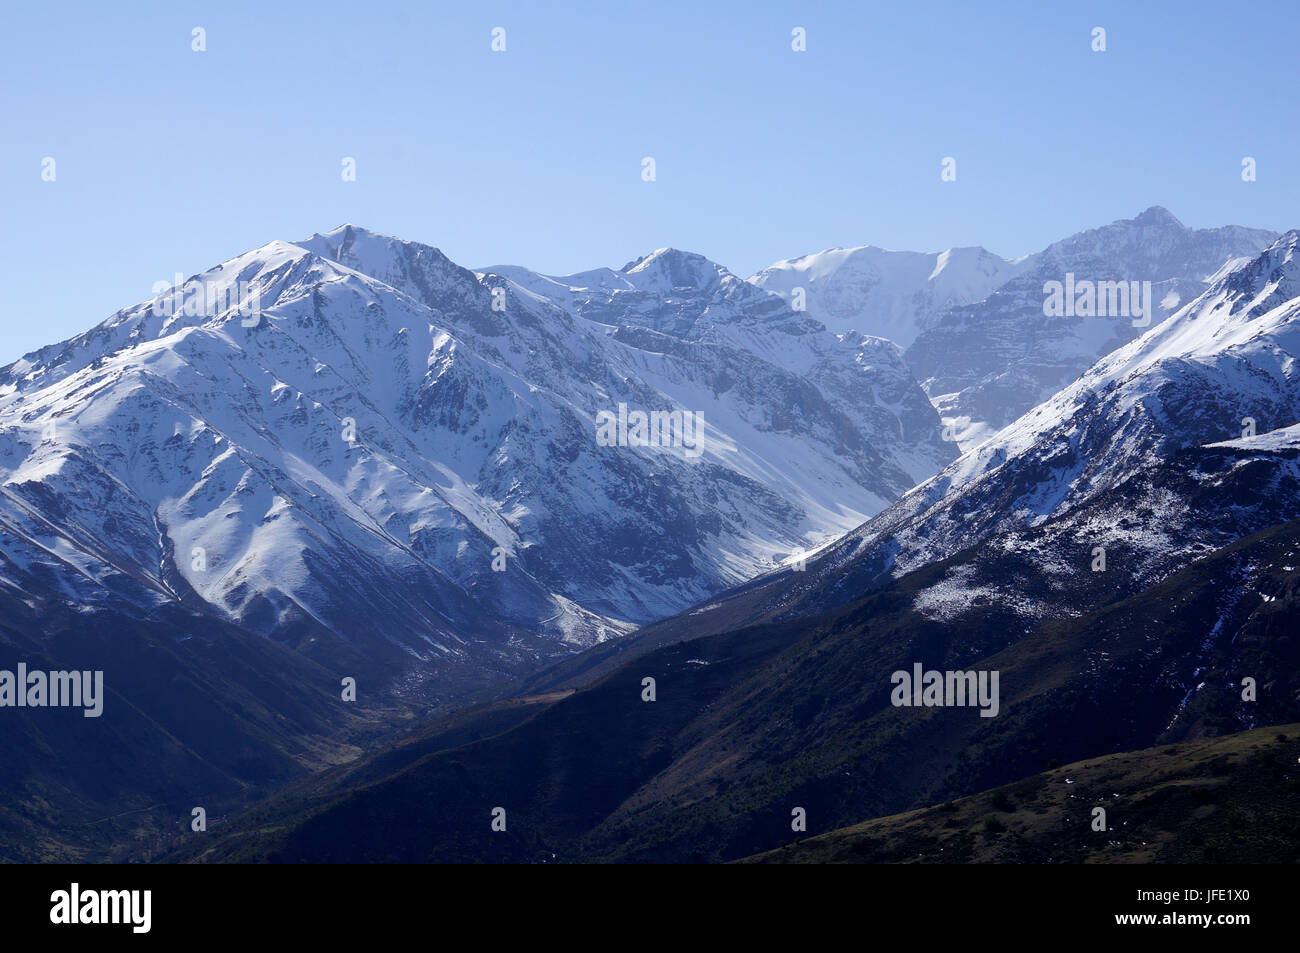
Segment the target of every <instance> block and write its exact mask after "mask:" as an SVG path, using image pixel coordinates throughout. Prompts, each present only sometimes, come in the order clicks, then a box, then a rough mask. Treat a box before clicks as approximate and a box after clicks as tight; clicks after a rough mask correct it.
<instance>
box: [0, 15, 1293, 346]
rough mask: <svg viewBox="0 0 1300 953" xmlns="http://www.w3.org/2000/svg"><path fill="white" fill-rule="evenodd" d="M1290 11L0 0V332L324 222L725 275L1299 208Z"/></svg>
mask: <svg viewBox="0 0 1300 953" xmlns="http://www.w3.org/2000/svg"><path fill="white" fill-rule="evenodd" d="M1298 11H1300V5H1297V4H1295V3H1292V2H1285V3H1283V2H1276V3H1261V4H1254V5H1250V6H1243V5H1224V4H1213V3H1207V2H1199V0H1198V2H1190V3H1189V2H1151V3H1142V4H1133V3H1128V2H1125V3H1113V4H1112V3H1098V2H1089V3H1041V2H1036V3H1016V2H1001V3H996V4H994V3H981V4H958V3H924V2H906V3H902V2H899V3H890V4H868V3H861V2H827V3H815V2H802V3H762V2H751V3H707V2H699V0H696V2H676V0H656V2H654V3H613V2H604V3H587V4H583V3H559V2H556V3H547V2H537V0H535V2H531V3H520V4H504V3H496V4H494V3H488V4H461V3H447V2H422V3H409V4H386V3H382V2H371V3H365V4H357V3H334V2H322V3H313V4H305V3H289V2H276V3H256V4H254V3H221V4H216V3H207V4H185V3H158V4H153V3H129V4H126V5H125V10H124V9H122V8H121V7H118V6H116V5H113V6H109V5H100V4H84V5H81V4H78V5H68V4H58V3H49V4H41V5H37V4H25V5H23V6H22V7H18V6H16V5H8V7H7V8H6V10H5V12H4V14H3V22H4V29H3V30H0V115H3V116H4V119H5V123H4V132H3V136H2V137H0V215H3V224H4V228H3V229H0V260H3V262H4V269H5V282H4V296H3V298H2V299H0V301H2V303H0V328H2V329H3V332H4V333H3V338H2V339H0V341H2V344H0V362H7V361H9V360H11V359H13V358H16V357H18V356H19V355H20V354H22V353H25V352H27V351H29V350H32V349H34V348H36V347H38V346H40V345H42V344H46V343H51V342H53V341H56V340H59V339H62V338H65V337H67V336H70V335H72V334H75V333H77V332H79V331H82V330H85V329H86V328H89V327H91V326H92V325H94V324H96V323H98V322H99V321H101V320H103V319H104V318H105V317H107V316H108V315H110V314H111V313H112V312H114V311H115V310H117V309H118V308H120V307H123V306H126V305H128V304H131V303H134V302H136V301H139V300H142V299H145V298H148V297H149V296H150V289H151V287H152V285H153V284H154V283H155V282H156V281H159V280H164V279H165V280H170V279H171V277H172V275H173V274H174V273H175V272H178V271H179V272H182V273H183V274H185V275H187V276H188V275H190V274H193V273H195V272H198V271H201V270H203V269H206V268H208V267H210V266H212V265H214V264H216V263H217V262H220V261H222V260H224V259H227V258H230V257H232V256H234V255H236V254H239V253H241V252H243V251H246V250H248V249H251V248H255V247H257V246H259V245H262V244H265V243H266V242H268V241H271V240H273V239H277V238H280V239H286V240H291V241H292V240H295V239H300V238H305V237H307V236H309V235H311V234H312V233H313V232H316V231H325V230H327V229H329V228H332V227H334V226H336V225H339V224H341V223H343V222H354V223H356V224H360V225H364V226H366V227H368V228H371V229H374V230H376V231H381V232H386V233H390V234H396V235H399V236H401V237H403V238H410V239H417V240H421V241H425V242H429V243H431V244H434V245H437V246H438V247H440V248H441V249H442V250H443V251H445V252H446V253H447V254H448V255H449V256H450V257H451V258H452V259H453V260H455V261H457V262H459V263H461V264H464V265H467V266H471V267H475V266H484V265H491V264H503V263H511V264H521V265H526V266H528V267H531V268H534V269H537V270H539V271H544V272H548V273H564V272H572V271H578V270H583V269H587V268H591V267H595V266H598V265H610V266H615V267H617V266H620V265H622V264H624V263H625V262H627V261H628V260H630V259H633V258H636V257H637V256H639V255H641V254H644V253H646V252H648V251H650V250H652V249H654V248H657V247H662V246H665V245H670V246H674V247H678V248H685V249H689V250H692V251H698V252H701V253H703V254H706V255H708V256H709V257H710V258H713V259H715V260H718V261H720V262H722V263H723V264H725V265H727V266H728V267H729V268H731V269H732V270H733V271H736V272H737V273H739V274H742V275H748V274H750V273H752V272H753V271H755V270H757V269H758V268H760V267H762V266H764V265H766V264H769V263H770V262H772V261H774V260H776V259H778V258H785V257H791V256H795V255H800V254H804V253H807V252H811V251H818V250H821V249H823V248H828V247H832V246H837V245H840V246H849V245H859V244H876V245H882V246H885V247H888V248H909V249H916V250H924V251H936V250H940V249H942V248H947V247H950V246H953V245H974V244H982V245H984V246H986V247H988V248H990V249H992V250H993V251H995V252H998V253H999V254H1002V255H1007V256H1016V255H1022V254H1026V253H1028V252H1031V251H1035V250H1037V249H1039V248H1041V247H1042V246H1044V245H1046V244H1048V243H1050V242H1051V241H1054V240H1056V239H1058V238H1061V237H1064V236H1065V235H1067V234H1070V233H1072V232H1074V231H1077V230H1079V229H1081V228H1086V227H1090V226H1094V225H1100V224H1104V223H1106V222H1109V221H1112V220H1114V219H1116V218H1126V217H1131V216H1132V215H1135V214H1137V213H1138V212H1140V211H1141V210H1143V209H1145V208H1147V207H1148V206H1150V205H1155V204H1159V205H1164V206H1166V207H1168V208H1169V209H1170V210H1171V211H1172V212H1173V213H1174V214H1175V215H1177V216H1178V217H1179V218H1181V219H1182V220H1183V222H1184V223H1186V224H1188V225H1194V226H1210V225H1221V224H1227V223H1237V224H1245V225H1253V226H1259V227H1267V228H1273V229H1278V230H1284V229H1287V228H1293V227H1300V149H1297V138H1298V137H1300V123H1297V121H1296V118H1297V117H1296V107H1295V102H1296V93H1295V76H1296V70H1295V51H1296V46H1297V40H1296V37H1297V32H1298V31H1297V26H1300V12H1298ZM196 26H197V27H203V28H204V30H205V31H206V43H207V50H206V51H205V52H202V53H197V52H194V51H192V50H191V31H192V29H193V28H194V27H196ZM497 26H501V27H504V28H505V30H506V51H505V52H504V53H494V52H493V51H492V50H491V48H490V44H491V31H492V29H493V27H497ZM796 26H800V27H803V28H805V30H806V31H807V51H806V52H801V53H796V52H794V51H792V50H791V48H790V45H791V30H792V28H794V27H796ZM1096 26H1101V27H1104V28H1105V29H1106V31H1107V36H1106V39H1107V50H1106V52H1104V53H1094V52H1093V51H1092V49H1091V35H1090V34H1091V31H1092V29H1093V27H1096ZM46 156H50V157H53V158H54V159H55V163H56V165H55V171H56V179H55V181H53V182H44V181H42V179H41V169H42V166H41V163H42V159H43V158H44V157H46ZM345 156H350V157H354V158H355V159H356V163H357V180H356V181H355V182H344V181H342V180H341V176H340V170H341V161H342V159H343V157H345ZM645 156H653V157H654V158H655V161H656V165H657V180H656V181H655V182H644V181H642V178H641V160H642V158H643V157H645ZM945 156H952V157H954V158H955V159H956V160H957V180H956V181H955V182H942V181H941V180H940V174H939V173H940V162H941V160H942V159H943V158H944V157H945ZM1243 156H1253V157H1255V159H1256V160H1257V163H1258V180H1257V181H1255V182H1252V183H1244V182H1242V180H1241V174H1240V173H1241V161H1242V157H1243Z"/></svg>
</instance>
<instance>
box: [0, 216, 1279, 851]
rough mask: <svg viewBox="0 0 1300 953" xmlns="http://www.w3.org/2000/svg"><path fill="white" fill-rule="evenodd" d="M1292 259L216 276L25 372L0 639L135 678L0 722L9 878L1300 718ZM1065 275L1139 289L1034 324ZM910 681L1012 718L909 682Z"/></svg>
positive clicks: (286, 260) (448, 831)
mask: <svg viewBox="0 0 1300 953" xmlns="http://www.w3.org/2000/svg"><path fill="white" fill-rule="evenodd" d="M1298 252H1300V233H1297V232H1288V233H1286V234H1285V235H1281V236H1278V235H1274V234H1273V233H1268V232H1263V231H1259V230H1252V229H1245V228H1239V227H1236V226H1230V227H1227V228H1222V229H1205V230H1192V229H1187V228H1185V227H1184V226H1182V225H1181V223H1179V222H1178V221H1177V220H1176V219H1174V218H1173V216H1172V215H1170V214H1169V213H1168V212H1166V211H1165V210H1163V209H1160V208H1153V209H1150V210H1148V211H1147V212H1144V213H1143V214H1142V215H1139V216H1138V217H1137V218H1135V219H1133V220H1128V221H1122V222H1117V223H1114V224H1112V225H1110V226H1106V227H1104V228H1100V229H1094V230H1091V231H1088V232H1084V233H1080V234H1079V235H1076V236H1073V237H1072V238H1069V239H1066V240H1065V241H1062V242H1058V243H1056V244H1054V245H1052V246H1049V248H1048V249H1045V250H1044V251H1043V252H1040V253H1037V254H1036V255H1031V256H1028V257H1026V258H1022V259H1017V260H1014V261H1010V260H1005V259H1001V258H998V257H997V256H994V255H992V254H991V253H988V252H986V251H984V250H983V249H953V250H951V251H950V252H944V253H941V254H938V255H920V254H914V253H901V252H884V251H883V250H880V249H874V248H870V247H864V248H860V249H852V250H848V251H841V250H835V251H833V252H824V253H821V254H819V255H812V256H806V257H804V258H800V259H791V260H789V261H786V262H780V263H778V264H777V265H774V266H772V267H771V268H769V269H765V270H764V271H762V272H760V273H759V274H758V275H755V276H753V277H752V278H750V279H748V280H745V279H741V278H739V277H737V276H736V275H734V274H732V273H731V272H730V271H728V270H727V269H726V268H725V267H723V266H721V265H718V264H716V263H714V262H711V261H709V260H708V259H706V258H704V257H702V256H700V255H696V254H692V253H687V252H682V251H677V250H673V249H659V250H657V251H655V252H652V253H651V254H649V255H646V256H644V257H641V258H639V259H636V260H634V261H632V262H629V263H628V264H626V265H624V266H623V267H622V268H619V269H617V270H615V269H597V270H594V271H589V272H582V273H579V274H574V275H568V276H547V275H541V274H538V273H536V272H533V271H529V270H527V269H524V268H520V267H515V266H493V267H487V268H480V269H474V270H469V269H465V268H462V267H460V266H458V265H456V264H454V263H453V262H451V261H450V260H449V259H447V258H446V256H444V255H443V254H442V253H441V252H440V251H438V250H437V249H435V248H433V247H431V246H427V245H422V244H419V243H414V242H407V241H401V240H398V239H394V238H389V237H386V236H382V235H378V234H375V233H372V232H369V231H366V230H364V229H361V228H358V227H355V226H351V225H347V226H343V227H341V228H338V229H336V230H334V231H332V232H328V233H325V234H317V235H314V236H312V237H311V238H310V239H307V240H305V241H299V242H294V243H287V242H272V243H271V244H269V245H265V246H263V247H261V248H259V249H257V250H255V251H252V252H249V253H247V254H245V255H242V256H239V257H237V258H235V259H232V260H230V261H228V262H224V263H222V264H220V265H218V266H216V267H214V268H212V269H210V270H208V271H206V272H203V273H201V274H199V275H195V276H193V277H192V278H190V279H188V280H186V281H185V282H184V283H183V285H182V286H181V287H178V288H173V289H170V290H169V291H167V292H164V293H162V294H160V295H159V296H158V297H156V298H154V299H151V300H150V301H146V302H141V303H139V304H137V305H134V306H132V307H129V308H126V309H124V310H122V311H119V312H117V313H116V314H114V315H113V316H111V317H110V318H109V319H108V320H106V321H104V322H103V323H101V324H100V325H98V326H96V327H95V328H93V329H92V330H90V331H88V332H86V333H85V334H82V335H79V336H77V337H75V338H73V339H71V340H69V341H65V342H62V343H60V344H55V345H51V346H49V347H46V348H43V349H41V350H40V351H37V352H35V353H33V354H29V355H27V356H25V357H24V358H22V359H21V360H19V361H17V362H15V363H14V364H12V365H10V366H9V367H7V368H4V369H2V370H0V584H2V585H0V599H3V601H4V602H5V603H6V605H7V606H8V608H9V610H10V611H9V612H8V613H7V614H6V617H7V620H8V621H6V622H4V623H0V652H2V653H3V654H0V663H7V662H13V663H14V664H16V663H17V662H18V661H19V660H20V659H27V658H32V659H38V660H40V661H41V662H42V663H43V664H46V665H47V666H48V667H50V668H60V667H66V668H79V669H83V668H87V667H91V665H92V663H93V667H98V668H102V669H103V670H104V672H105V684H106V685H107V686H108V700H107V704H106V711H107V714H106V716H105V718H104V719H102V722H103V724H102V725H101V724H97V725H96V726H95V728H94V729H93V730H91V731H90V734H93V735H94V740H93V744H92V747H91V748H87V747H86V745H85V744H79V743H78V741H77V738H78V735H76V734H72V732H73V730H74V728H80V719H79V718H78V719H77V723H76V724H75V725H74V724H72V723H71V719H64V718H62V716H63V715H65V714H70V713H63V712H60V713H57V714H56V716H55V717H53V718H49V719H46V718H43V717H41V715H40V714H37V713H33V712H27V713H25V714H23V715H22V717H21V719H19V720H17V721H16V725H17V727H16V730H15V731H13V732H11V733H9V734H7V736H6V748H7V749H8V750H9V752H10V754H11V757H12V758H13V763H15V764H18V765H20V769H19V770H17V771H16V772H15V774H14V777H13V780H12V781H11V783H10V784H9V785H8V786H7V787H6V788H5V792H4V797H3V799H0V831H4V832H6V833H7V834H9V835H11V840H10V842H12V843H14V844H15V845H18V846H16V847H14V848H11V849H10V853H9V854H8V856H9V857H10V859H14V858H18V859H34V858H48V857H74V856H75V857H85V856H96V855H97V854H98V855H100V856H105V855H108V854H112V855H113V856H133V857H136V858H139V857H146V856H147V857H150V858H156V857H158V856H160V855H165V856H168V857H170V858H171V859H209V860H231V859H259V860H397V859H401V860H457V861H459V860H479V859H496V860H689V859H701V860H730V859H738V858H742V857H746V856H748V855H751V854H756V853H760V852H762V851H765V850H770V849H772V848H775V847H779V846H780V845H781V843H782V841H783V840H785V839H788V835H789V833H790V827H789V816H790V811H791V808H792V807H796V806H797V807H801V808H804V809H805V810H806V811H807V812H808V816H809V817H812V818H816V821H815V824H816V830H818V831H829V830H832V829H833V828H834V827H844V826H847V825H850V824H856V823H858V822H861V821H863V820H864V819H867V818H871V817H877V816H881V815H883V814H888V813H894V812H898V811H905V810H911V809H913V808H917V807H922V806H925V805H927V804H934V803H937V802H938V801H939V800H942V799H951V798H960V797H965V796H968V795H973V794H975V793H977V792H979V791H982V790H985V789H987V788H992V787H996V786H998V785H1003V784H1007V783H1010V782H1013V781H1016V780H1017V779H1019V778H1024V777H1028V776H1030V775H1033V774H1035V773H1036V772H1038V771H1041V770H1042V769H1043V767H1044V765H1045V763H1046V762H1047V761H1048V760H1049V759H1055V760H1057V761H1058V762H1060V763H1064V762H1066V761H1075V760H1080V759H1084V758H1093V757H1098V756H1102V755H1106V754H1110V753H1113V752H1118V751H1126V750H1131V749H1139V748H1143V747H1147V746H1151V745H1156V744H1163V743H1169V742H1173V741H1179V740H1180V739H1186V738H1196V737H1201V736H1204V735H1208V734H1220V733H1226V732H1234V731H1242V730H1247V729H1250V728H1254V727H1257V726H1259V725H1269V724H1279V723H1284V722H1294V721H1297V720H1300V683H1297V678H1298V677H1300V676H1298V675H1297V673H1298V672H1300V666H1297V664H1296V663H1297V661H1300V657H1298V656H1297V646H1296V644H1295V642H1294V639H1293V638H1292V635H1291V631H1290V630H1291V628H1293V626H1292V625H1290V622H1291V620H1293V619H1294V618H1295V615H1294V613H1295V600H1296V598H1297V589H1296V582H1297V579H1300V575H1298V574H1297V572H1296V569H1295V567H1296V565H1297V562H1296V559H1300V528H1297V527H1300V522H1296V521H1297V520H1300V506H1298V505H1297V503H1296V500H1297V499H1300V496H1298V494H1297V490H1300V464H1298V463H1297V461H1298V460H1300V425H1297V423H1296V422H1297V420H1300V381H1298V380H1297V372H1296V370H1295V355H1296V354H1297V353H1300V340H1298V339H1297V337H1296V333H1297V332H1296V331H1295V330H1294V329H1295V327H1296V318H1297V315H1298V314H1300V254H1298ZM1067 274H1068V275H1072V276H1074V278H1077V279H1078V280H1081V281H1092V282H1102V281H1120V280H1123V281H1125V282H1128V281H1137V282H1150V283H1151V286H1152V287H1153V288H1154V289H1155V298H1154V300H1155V301H1156V302H1157V303H1158V307H1157V309H1156V311H1155V314H1154V315H1150V321H1149V322H1147V323H1139V324H1134V323H1133V322H1132V321H1131V320H1128V317H1129V316H1127V315H1121V316H1115V315H1079V316H1072V317H1066V318H1058V317H1052V316H1049V315H1047V314H1046V313H1045V309H1044V300H1045V288H1046V286H1047V283H1049V282H1051V281H1057V280H1064V279H1065V277H1066V275H1067ZM798 289H803V291H804V294H802V295H800V296H799V298H798V299H797V298H796V291H797V290H798ZM196 292H197V294H196ZM196 302H197V303H196ZM188 304H193V307H187V305H188ZM888 335H892V336H893V338H894V339H893V340H891V339H889V337H888ZM637 413H641V414H644V415H645V419H648V420H651V421H659V422H660V423H661V424H662V426H663V428H664V429H663V430H661V431H660V433H661V435H665V436H668V437H671V438H672V439H667V440H664V441H655V440H647V439H645V438H644V436H643V438H642V439H641V440H639V441H638V440H637V439H628V434H630V433H635V432H636V430H635V425H632V426H629V421H634V420H635V416H634V415H635V414H637ZM652 415H653V416H652ZM602 420H603V421H605V423H606V424H608V425H609V426H610V427H611V428H612V427H613V424H612V421H615V420H617V421H618V423H619V426H618V428H617V433H618V437H619V439H618V440H616V441H613V445H610V443H611V441H608V440H603V439H602V438H601V436H600V435H601V433H602ZM687 421H694V426H693V427H689V426H687V425H686V424H685V422H687ZM670 425H671V426H670ZM653 427H654V424H653V423H652V425H651V431H652V433H653ZM673 428H675V429H673ZM609 432H611V433H612V432H613V429H611V430H610V431H609ZM963 451H964V452H963ZM1293 557H1295V558H1293ZM914 663H921V664H924V665H925V666H926V667H930V668H939V669H944V668H949V669H951V668H976V667H978V668H981V669H989V668H993V669H996V670H999V671H1000V672H1001V673H1002V686H1003V693H1004V694H1003V701H1002V705H1003V714H1001V715H1000V716H999V717H996V718H991V719H981V718H980V717H979V716H978V714H977V713H974V712H960V711H945V710H938V711H930V710H924V711H920V710H912V709H905V708H898V707H896V706H894V705H892V704H891V703H890V701H889V696H890V690H889V689H890V684H889V675H890V673H891V672H893V671H895V670H897V669H899V668H904V669H906V668H909V667H910V666H911V665H912V664H914ZM0 667H4V666H3V665H0ZM9 667H12V666H9ZM349 677H351V678H355V679H356V681H357V685H358V700H357V701H356V702H354V703H350V702H348V701H346V700H344V699H343V698H341V697H340V692H339V687H338V686H339V684H340V681H341V680H342V679H345V678H349ZM647 677H648V678H652V679H654V680H655V682H656V683H657V698H655V699H654V700H653V701H645V700H643V697H642V696H643V692H644V691H645V681H644V680H645V679H646V678H647ZM1245 677H1250V678H1251V679H1253V680H1254V681H1255V682H1256V683H1257V684H1258V685H1259V697H1258V700H1255V701H1252V702H1250V703H1243V702H1241V701H1240V700H1237V698H1238V696H1239V694H1240V688H1239V686H1240V684H1241V679H1242V678H1245ZM117 711H123V712H130V716H129V718H123V717H113V716H114V715H115V712H117ZM71 714H75V713H71ZM968 716H969V717H968ZM80 737H81V738H83V739H87V738H89V735H84V734H83V735H81V736H80ZM120 750H130V751H134V752H136V754H135V755H134V756H132V757H111V753H112V752H116V751H120ZM141 750H159V751H162V752H164V753H165V755H164V756H163V757H161V758H159V759H158V761H157V763H156V765H150V764H147V763H142V762H141V760H140V752H141ZM95 752H101V753H102V754H103V756H102V757H101V756H98V755H96V754H95ZM917 752H923V753H924V757H920V758H918V757H916V756H915V755H916V753H917ZM22 792H25V793H22ZM199 797H203V798H207V799H208V801H209V802H210V804H211V805H212V806H213V811H212V813H213V814H214V815H215V816H218V817H220V818H221V821H220V823H218V824H215V825H214V828H213V832H212V834H211V835H208V836H204V837H197V838H196V837H194V836H191V835H190V833H189V832H188V827H187V821H188V815H189V809H190V807H191V806H192V804H193V803H198V802H197V801H196V798H199ZM430 803H433V804H435V805H436V806H437V807H436V810H437V811H438V812H439V821H438V823H437V824H434V825H429V824H422V823H421V821H420V818H421V817H422V816H423V813H424V812H427V811H428V810H429V807H428V805H429V804H430ZM507 803H508V804H509V807H508V808H507V810H508V811H509V812H510V816H511V818H512V820H511V822H510V826H509V827H508V828H507V831H506V832H501V833H502V834H503V835H504V836H494V835H495V834H496V833H497V832H494V831H492V830H491V829H490V828H489V826H488V823H487V820H486V819H487V818H488V812H490V811H491V809H492V808H493V807H494V806H498V805H503V804H507ZM33 805H35V806H33ZM124 816H125V819H122V818H123V817H124ZM69 818H72V819H74V820H75V823H70V822H69ZM105 822H107V823H105ZM92 829H93V830H94V833H93V834H91V833H88V831H90V830H92ZM417 829H418V830H417ZM182 830H183V831H184V832H183V833H182ZM811 830H813V828H811V827H810V831H811Z"/></svg>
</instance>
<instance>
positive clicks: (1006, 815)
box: [741, 725, 1300, 864]
mask: <svg viewBox="0 0 1300 953" xmlns="http://www.w3.org/2000/svg"><path fill="white" fill-rule="evenodd" d="M1098 807H1101V808H1104V809H1105V812H1106V814H1105V818H1104V825H1105V828H1106V829H1105V830H1100V829H1095V828H1100V826H1101V823H1100V821H1101V819H1100V818H1096V817H1094V810H1095V809H1096V808H1098ZM1297 861H1300V725H1283V726H1278V727H1273V728H1260V729H1256V730H1255V731H1244V732H1240V733H1238V734H1234V735H1227V736H1225V737H1222V738H1206V739H1201V740H1199V741H1190V742H1185V743H1183V744H1178V745H1168V746H1165V747H1161V748H1152V749H1145V750H1141V751H1126V752H1124V753H1123V754H1113V755H1107V756H1105V757H1101V758H1093V759H1091V760H1088V761H1080V762H1077V763H1075V764H1069V765H1066V766H1065V767H1062V768H1056V769H1054V770H1051V771H1045V772H1043V773H1042V774H1036V775H1034V776H1033V777H1031V778H1026V779H1024V780H1023V781H1018V782H1016V783H1015V784H1009V785H1005V786H1003V787H1000V788H997V789H995V790H993V791H984V792H982V793H980V794H976V795H973V796H971V797H965V798H960V799H958V800H956V801H949V802H946V803H944V804H941V805H938V806H935V807H928V808H924V809H922V810H918V811H909V812H907V813H905V814H894V815H891V816H890V817H879V818H876V819H874V820H870V821H866V822H864V823H862V824H855V825H854V826H852V827H846V828H842V829H841V830H837V831H832V832H830V833H829V834H822V835H820V836H817V837H812V838H809V839H808V840H805V841H800V842H798V843H792V844H788V845H786V846H785V847H782V848H778V849H777V850H773V851H768V852H766V853H763V854H759V855H757V856H754V857H748V858H745V859H744V860H743V861H741V862H742V863H761V864H788V863H794V864H809V863H813V864H826V863H830V864H834V863H940V864H943V863H947V864H963V863H1034V864H1053V863H1109V864H1116V863H1130V864H1144V863H1173V864H1187V863H1205V862H1209V863H1296V862H1297Z"/></svg>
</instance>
